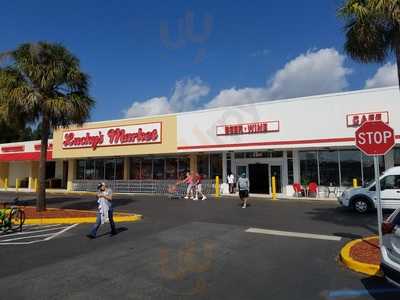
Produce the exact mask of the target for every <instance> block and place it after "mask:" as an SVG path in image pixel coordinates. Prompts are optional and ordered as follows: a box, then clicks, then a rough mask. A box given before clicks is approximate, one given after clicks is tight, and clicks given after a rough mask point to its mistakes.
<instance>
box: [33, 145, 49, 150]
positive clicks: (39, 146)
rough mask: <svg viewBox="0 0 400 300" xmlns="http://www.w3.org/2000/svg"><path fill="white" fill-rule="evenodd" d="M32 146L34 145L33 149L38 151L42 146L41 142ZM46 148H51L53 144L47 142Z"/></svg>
mask: <svg viewBox="0 0 400 300" xmlns="http://www.w3.org/2000/svg"><path fill="white" fill-rule="evenodd" d="M34 147H35V150H37V151H40V149H41V148H42V145H41V144H36V145H35V146H34ZM47 149H48V150H51V149H53V144H48V145H47Z"/></svg>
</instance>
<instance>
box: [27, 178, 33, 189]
mask: <svg viewBox="0 0 400 300" xmlns="http://www.w3.org/2000/svg"><path fill="white" fill-rule="evenodd" d="M32 183H33V180H32V177H29V178H28V188H29V189H30V190H32Z"/></svg>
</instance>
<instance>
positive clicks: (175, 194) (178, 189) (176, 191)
mask: <svg viewBox="0 0 400 300" xmlns="http://www.w3.org/2000/svg"><path fill="white" fill-rule="evenodd" d="M167 192H168V195H169V199H181V198H183V197H184V196H185V195H186V189H185V184H182V183H181V182H179V181H178V182H176V183H175V184H169V185H168V188H167Z"/></svg>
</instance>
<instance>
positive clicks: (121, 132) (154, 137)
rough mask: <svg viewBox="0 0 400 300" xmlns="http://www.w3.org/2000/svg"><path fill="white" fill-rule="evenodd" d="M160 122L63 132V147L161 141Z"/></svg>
mask: <svg viewBox="0 0 400 300" xmlns="http://www.w3.org/2000/svg"><path fill="white" fill-rule="evenodd" d="M161 130H162V124H161V122H157V123H146V124H136V125H127V126H116V127H102V128H92V129H84V130H70V131H66V132H64V133H63V149H75V148H92V149H93V150H96V149H97V148H98V147H107V146H122V145H141V144H156V143H161Z"/></svg>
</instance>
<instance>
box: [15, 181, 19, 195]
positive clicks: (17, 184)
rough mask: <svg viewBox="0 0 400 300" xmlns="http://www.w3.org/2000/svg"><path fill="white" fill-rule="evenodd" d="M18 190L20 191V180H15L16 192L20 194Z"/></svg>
mask: <svg viewBox="0 0 400 300" xmlns="http://www.w3.org/2000/svg"><path fill="white" fill-rule="evenodd" d="M18 189H19V179H18V178H15V191H16V192H17V193H18Z"/></svg>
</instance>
